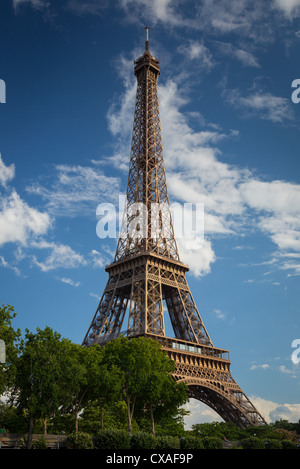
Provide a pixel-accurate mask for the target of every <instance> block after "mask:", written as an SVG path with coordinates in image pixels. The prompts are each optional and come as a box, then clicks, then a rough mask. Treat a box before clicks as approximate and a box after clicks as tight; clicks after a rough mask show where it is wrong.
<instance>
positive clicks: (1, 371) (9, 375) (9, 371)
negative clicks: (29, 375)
mask: <svg viewBox="0 0 300 469" xmlns="http://www.w3.org/2000/svg"><path fill="white" fill-rule="evenodd" d="M16 315H17V313H16V312H15V311H14V308H13V306H9V305H2V306H0V340H2V341H3V342H2V345H4V346H5V349H4V350H3V361H4V363H2V362H0V396H1V395H2V394H4V393H5V391H7V390H8V388H9V387H10V386H12V383H13V381H14V375H15V371H16V369H15V363H16V360H17V356H18V347H19V340H20V337H21V331H20V329H17V330H15V329H14V328H13V327H12V320H13V319H14V318H15V317H16Z"/></svg>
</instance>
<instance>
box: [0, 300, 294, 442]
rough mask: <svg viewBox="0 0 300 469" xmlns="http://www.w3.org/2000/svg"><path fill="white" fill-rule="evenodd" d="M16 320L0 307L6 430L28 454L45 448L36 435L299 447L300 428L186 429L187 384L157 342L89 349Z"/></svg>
mask: <svg viewBox="0 0 300 469" xmlns="http://www.w3.org/2000/svg"><path fill="white" fill-rule="evenodd" d="M15 316H16V313H15V311H14V308H13V307H11V306H6V305H2V306H1V305H0V339H2V340H3V341H4V342H5V345H6V360H5V363H0V431H1V429H2V431H5V432H7V433H24V434H26V435H27V438H26V442H24V445H25V447H26V448H28V449H30V448H43V447H45V444H46V443H45V440H43V437H41V439H40V442H37V441H33V434H37V433H38V434H41V435H47V434H48V433H50V434H58V435H59V434H62V433H64V434H65V435H68V438H67V442H68V447H70V448H74V449H77V448H85V449H90V448H96V449H126V448H132V449H154V448H156V449H168V448H171V449H180V448H181V449H219V448H222V447H223V443H224V440H231V441H235V442H236V444H235V446H236V447H240V448H247V449H250V448H251V449H256V448H257V449H259V448H278V449H279V448H280V449H281V448H297V445H298V436H297V435H299V434H300V422H299V423H298V424H292V423H289V422H286V421H280V422H275V424H271V425H267V426H263V427H250V428H247V429H240V428H238V427H237V426H236V425H234V424H233V423H231V422H228V423H225V422H221V423H217V422H214V423H212V424H197V425H194V426H193V427H192V429H191V430H189V431H185V430H184V416H185V415H186V413H187V412H186V411H185V410H184V409H183V408H182V406H183V405H184V404H185V403H186V402H187V400H188V394H187V387H186V384H185V383H177V382H176V381H175V380H174V379H173V378H172V372H173V371H174V366H175V365H174V362H173V361H172V360H170V359H169V358H168V356H167V355H166V354H165V353H164V352H163V350H162V349H161V346H160V345H159V344H158V343H157V342H156V341H154V340H150V339H146V338H144V337H138V338H134V339H131V340H129V339H127V338H125V337H119V338H117V339H115V340H113V341H111V342H108V343H107V344H106V345H105V346H104V347H100V346H99V345H92V346H90V347H84V346H82V345H78V344H74V343H72V342H71V341H70V340H69V339H66V338H63V337H61V335H60V334H59V333H58V332H56V331H53V330H52V329H51V328H50V327H45V328H44V329H43V330H42V329H39V328H37V330H36V332H34V333H33V332H30V331H29V330H25V333H24V334H22V333H21V331H20V330H19V329H18V330H15V329H14V327H13V324H12V323H13V319H14V318H15Z"/></svg>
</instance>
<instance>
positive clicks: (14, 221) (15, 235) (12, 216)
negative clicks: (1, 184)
mask: <svg viewBox="0 0 300 469" xmlns="http://www.w3.org/2000/svg"><path fill="white" fill-rule="evenodd" d="M0 226H1V230H0V246H1V245H3V244H5V243H21V244H26V243H27V241H28V240H30V239H31V238H33V237H35V236H39V235H43V234H45V233H46V232H47V231H48V229H49V228H50V226H51V219H50V217H49V215H48V214H47V213H41V212H39V211H38V210H36V209H35V208H32V207H30V206H29V205H28V204H27V203H26V202H24V201H23V200H22V199H21V198H20V196H19V195H18V194H17V193H16V192H15V191H12V193H11V194H10V195H9V196H7V197H3V198H2V200H1V201H0Z"/></svg>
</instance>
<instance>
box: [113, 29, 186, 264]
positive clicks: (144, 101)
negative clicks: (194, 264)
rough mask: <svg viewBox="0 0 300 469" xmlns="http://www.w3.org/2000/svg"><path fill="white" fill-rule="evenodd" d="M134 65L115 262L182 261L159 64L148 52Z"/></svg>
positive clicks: (147, 48) (147, 49)
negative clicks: (149, 257) (147, 257)
mask: <svg viewBox="0 0 300 469" xmlns="http://www.w3.org/2000/svg"><path fill="white" fill-rule="evenodd" d="M146 32H147V36H146V48H145V52H144V54H143V55H142V56H141V57H140V58H139V59H137V60H136V61H135V66H134V73H135V75H136V78H137V91H136V102H135V112H134V122H133V131H132V143H131V156H130V164H129V174H128V185H127V197H126V203H127V206H126V207H125V211H124V218H123V224H122V227H121V233H120V238H119V241H118V246H117V251H116V255H115V261H119V260H121V259H125V258H128V257H132V256H135V255H138V254H142V253H145V252H147V253H152V254H156V255H159V256H164V257H167V258H169V259H172V260H173V261H179V255H178V250H177V245H176V241H175V237H174V230H173V223H172V217H171V211H170V205H169V198H168V191H167V183H166V174H165V162H164V155H163V144H162V136H161V125H160V113H159V102H158V90H157V79H158V76H159V74H160V67H159V61H158V60H157V59H156V58H155V57H153V56H152V55H151V53H150V51H149V40H148V28H146Z"/></svg>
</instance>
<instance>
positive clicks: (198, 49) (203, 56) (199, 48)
mask: <svg viewBox="0 0 300 469" xmlns="http://www.w3.org/2000/svg"><path fill="white" fill-rule="evenodd" d="M178 50H179V52H180V53H181V54H183V55H185V56H187V57H188V58H189V59H190V60H193V61H197V63H198V64H199V65H200V66H201V69H203V70H206V71H210V70H211V69H212V68H213V67H214V65H215V62H214V60H213V57H212V54H211V52H210V50H209V49H208V48H207V47H206V46H205V45H204V44H203V43H200V42H199V41H192V40H191V41H190V42H189V44H188V45H186V46H180V47H179V48H178Z"/></svg>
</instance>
